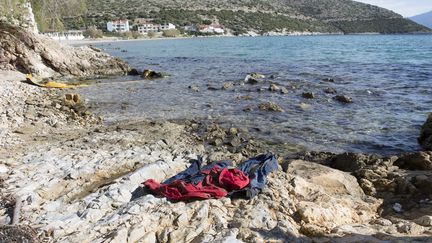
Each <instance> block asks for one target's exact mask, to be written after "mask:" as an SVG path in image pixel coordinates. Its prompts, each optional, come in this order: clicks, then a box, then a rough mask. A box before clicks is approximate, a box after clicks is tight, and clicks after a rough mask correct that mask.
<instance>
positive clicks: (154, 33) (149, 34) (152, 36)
mask: <svg viewBox="0 0 432 243" xmlns="http://www.w3.org/2000/svg"><path fill="white" fill-rule="evenodd" d="M147 36H148V37H149V38H150V39H152V38H155V37H156V32H148V33H147Z"/></svg>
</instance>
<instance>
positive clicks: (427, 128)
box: [418, 113, 432, 150]
mask: <svg viewBox="0 0 432 243" xmlns="http://www.w3.org/2000/svg"><path fill="white" fill-rule="evenodd" d="M418 141H419V143H420V145H421V146H422V147H423V148H424V149H427V150H432V113H431V114H430V115H429V117H428V119H427V120H426V122H425V124H424V125H423V126H422V129H421V132H420V137H419V139H418Z"/></svg>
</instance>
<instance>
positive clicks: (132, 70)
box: [128, 68, 140, 76]
mask: <svg viewBox="0 0 432 243" xmlns="http://www.w3.org/2000/svg"><path fill="white" fill-rule="evenodd" d="M128 75H130V76H139V75H140V72H139V71H138V70H137V69H135V68H132V69H131V70H129V72H128Z"/></svg>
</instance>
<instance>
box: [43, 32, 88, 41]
mask: <svg viewBox="0 0 432 243" xmlns="http://www.w3.org/2000/svg"><path fill="white" fill-rule="evenodd" d="M43 35H44V36H47V37H49V38H51V39H53V40H58V41H65V40H83V39H84V35H83V31H81V30H68V31H65V32H47V33H43Z"/></svg>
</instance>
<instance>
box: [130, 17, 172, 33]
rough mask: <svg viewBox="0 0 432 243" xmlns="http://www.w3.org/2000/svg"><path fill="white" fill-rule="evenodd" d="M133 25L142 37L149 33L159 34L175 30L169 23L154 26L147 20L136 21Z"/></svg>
mask: <svg viewBox="0 0 432 243" xmlns="http://www.w3.org/2000/svg"><path fill="white" fill-rule="evenodd" d="M135 23H136V25H137V28H138V32H139V33H140V34H143V35H147V34H148V33H149V32H154V33H160V32H162V31H164V30H172V29H176V26H175V25H173V24H171V23H167V24H155V23H153V22H152V21H151V20H148V19H137V20H136V21H135Z"/></svg>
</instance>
